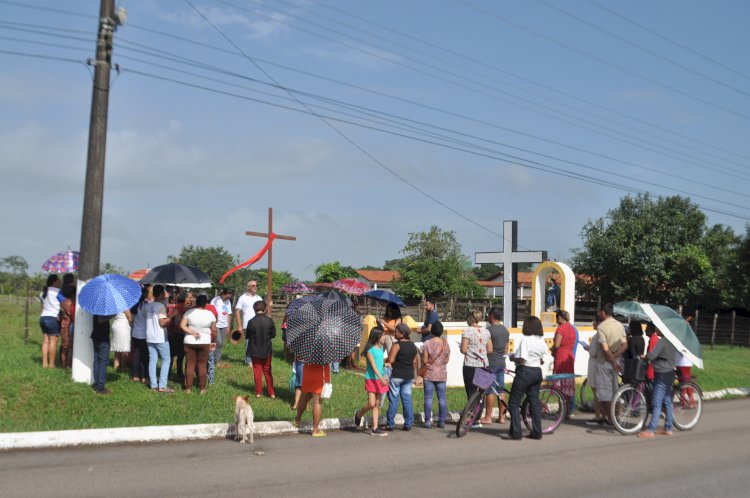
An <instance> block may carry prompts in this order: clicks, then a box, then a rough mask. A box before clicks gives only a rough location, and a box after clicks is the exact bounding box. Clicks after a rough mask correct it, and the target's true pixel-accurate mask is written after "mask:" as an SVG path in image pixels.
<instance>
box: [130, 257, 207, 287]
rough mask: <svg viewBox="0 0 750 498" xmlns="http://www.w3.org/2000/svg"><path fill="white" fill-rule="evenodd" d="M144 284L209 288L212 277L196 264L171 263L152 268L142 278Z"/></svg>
mask: <svg viewBox="0 0 750 498" xmlns="http://www.w3.org/2000/svg"><path fill="white" fill-rule="evenodd" d="M141 283H142V284H163V285H172V286H174V287H187V288H195V289H207V288H209V287H211V279H210V278H209V277H208V275H206V274H205V273H203V272H202V271H201V270H200V269H198V268H196V267H195V266H190V265H181V264H178V263H169V264H166V265H161V266H157V267H155V268H151V271H150V272H148V273H147V274H146V276H144V277H143V278H142V279H141Z"/></svg>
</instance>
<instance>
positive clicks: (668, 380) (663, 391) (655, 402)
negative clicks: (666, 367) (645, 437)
mask: <svg viewBox="0 0 750 498" xmlns="http://www.w3.org/2000/svg"><path fill="white" fill-rule="evenodd" d="M673 381H674V370H670V371H669V372H655V373H654V385H653V388H652V391H651V421H650V422H649V423H648V430H650V431H651V432H653V431H655V430H656V424H658V423H659V415H660V414H661V408H662V403H663V405H664V412H665V414H666V419H665V420H664V430H665V431H671V430H672V419H673V416H674V415H673V413H672V382H673Z"/></svg>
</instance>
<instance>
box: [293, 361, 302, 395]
mask: <svg viewBox="0 0 750 498" xmlns="http://www.w3.org/2000/svg"><path fill="white" fill-rule="evenodd" d="M292 368H293V369H294V374H295V375H294V387H295V388H300V389H302V371H303V370H304V368H305V364H304V363H303V362H301V361H296V360H295V361H294V365H292Z"/></svg>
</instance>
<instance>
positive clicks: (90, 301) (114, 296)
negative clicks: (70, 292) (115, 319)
mask: <svg viewBox="0 0 750 498" xmlns="http://www.w3.org/2000/svg"><path fill="white" fill-rule="evenodd" d="M140 297H141V286H140V285H138V282H136V281H135V280H131V279H129V278H128V277H126V276H124V275H115V274H110V273H105V274H104V275H99V276H98V277H95V278H92V279H91V280H90V281H89V282H88V283H87V284H86V285H84V286H83V288H82V289H81V292H80V293H79V294H78V305H79V306H80V307H81V308H83V309H84V310H86V311H88V312H89V313H91V314H92V315H102V316H108V315H116V314H117V313H120V312H121V311H125V310H126V309H128V308H131V307H132V306H133V305H134V304H135V303H137V302H138V300H139V299H140Z"/></svg>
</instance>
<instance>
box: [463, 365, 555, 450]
mask: <svg viewBox="0 0 750 498" xmlns="http://www.w3.org/2000/svg"><path fill="white" fill-rule="evenodd" d="M484 370H486V371H488V372H492V371H491V370H489V369H484ZM505 372H506V373H511V374H512V373H514V372H513V371H512V370H508V369H505ZM492 375H495V374H494V372H492ZM553 377H555V376H550V377H548V378H547V379H546V380H544V381H542V382H543V383H544V384H543V385H542V386H541V387H540V389H539V400H540V401H541V403H542V434H550V433H552V432H554V430H555V429H557V428H558V427H559V426H560V424H561V423H562V421H563V420H565V413H566V410H567V408H566V400H565V396H563V394H562V393H561V392H560V391H559V389H557V388H556V387H555V385H554V381H555V380H559V379H555V378H553ZM474 380H475V382H476V380H477V378H476V376H475V379H474ZM474 385H475V386H477V388H478V390H477V391H475V392H474V393H472V395H471V396H470V397H469V400H468V401H467V403H466V406H465V407H464V409H463V411H462V412H461V416H460V417H459V419H458V425H457V426H456V437H463V436H465V435H466V434H467V433H468V432H469V429H471V427H472V426H473V425H474V423H475V422H476V420H477V418H479V416H480V414H481V413H482V409H483V408H484V398H485V391H486V390H487V389H488V388H489V390H490V393H491V394H494V395H495V396H497V397H498V409H500V410H503V411H504V413H505V416H506V417H507V418H510V413H509V410H508V404H507V402H506V401H504V400H503V398H502V397H501V396H500V395H501V394H506V395H507V397H508V399H509V397H510V391H508V390H507V389H506V388H505V386H501V385H500V384H498V382H497V380H494V381H493V382H492V384H490V386H489V387H488V386H486V385H485V386H484V387H483V386H481V385H477V384H476V383H475V384H474ZM490 393H487V394H490ZM521 418H522V420H523V423H524V425H525V426H526V428H527V429H528V430H531V408H530V406H529V400H528V398H525V399H524V400H523V402H522V403H521Z"/></svg>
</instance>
